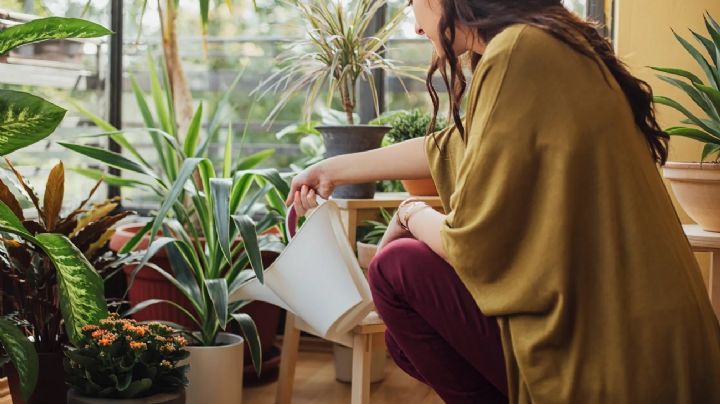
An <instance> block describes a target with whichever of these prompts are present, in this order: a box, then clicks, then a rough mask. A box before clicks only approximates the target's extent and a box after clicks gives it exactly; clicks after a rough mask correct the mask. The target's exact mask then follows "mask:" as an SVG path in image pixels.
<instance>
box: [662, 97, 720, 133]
mask: <svg viewBox="0 0 720 404" xmlns="http://www.w3.org/2000/svg"><path fill="white" fill-rule="evenodd" d="M653 99H654V101H655V102H656V103H658V104H662V105H666V106H668V107H671V108H675V109H676V110H678V111H680V112H682V113H683V114H684V115H685V116H686V117H688V118H689V119H690V121H691V122H692V123H693V124H695V125H697V126H699V127H700V128H702V129H703V130H705V131H706V132H708V133H711V134H713V135H714V136H718V137H720V130H716V129H714V128H712V127H710V126H708V125H707V124H706V123H705V122H704V121H703V120H701V119H700V118H698V117H697V116H695V115H694V114H693V113H692V112H690V111H689V110H688V109H687V108H685V107H684V106H682V105H681V104H680V103H679V102H677V101H675V100H673V99H671V98H668V97H660V96H656V97H653Z"/></svg>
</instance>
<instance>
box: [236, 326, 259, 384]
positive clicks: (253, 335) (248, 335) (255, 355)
mask: <svg viewBox="0 0 720 404" xmlns="http://www.w3.org/2000/svg"><path fill="white" fill-rule="evenodd" d="M230 315H231V316H232V317H233V318H234V319H235V321H237V322H238V324H239V325H240V330H242V333H243V336H244V337H245V341H247V343H248V348H249V349H250V357H251V359H252V363H253V367H254V368H255V371H256V372H257V375H258V376H260V372H261V371H262V346H260V335H259V334H258V331H257V327H256V326H255V322H254V321H253V320H252V318H250V316H249V315H248V314H246V313H231V314H230Z"/></svg>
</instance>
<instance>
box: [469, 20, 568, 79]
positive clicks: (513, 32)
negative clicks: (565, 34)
mask: <svg viewBox="0 0 720 404" xmlns="http://www.w3.org/2000/svg"><path fill="white" fill-rule="evenodd" d="M565 52H571V53H574V51H573V50H572V49H571V48H570V47H569V46H567V45H566V44H565V43H563V41H562V40H560V39H559V38H556V37H555V36H554V35H553V34H552V33H550V32H549V31H548V30H546V29H544V28H540V27H536V26H534V25H530V24H525V23H518V24H513V25H510V26H508V27H507V28H505V29H504V30H502V31H501V32H500V33H498V34H497V35H495V37H494V38H492V39H491V40H490V42H489V43H488V44H487V46H486V47H485V52H484V54H483V57H482V62H481V65H482V64H483V63H485V64H497V63H509V62H510V60H511V58H512V59H523V60H524V61H529V62H533V61H534V62H536V63H537V62H541V61H542V60H548V59H550V58H552V57H555V56H562V54H563V53H565ZM534 58H536V59H534ZM533 59H534V60H533ZM527 68H528V69H531V68H532V64H529V65H528V66H527Z"/></svg>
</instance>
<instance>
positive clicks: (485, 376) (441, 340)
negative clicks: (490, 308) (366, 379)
mask: <svg viewBox="0 0 720 404" xmlns="http://www.w3.org/2000/svg"><path fill="white" fill-rule="evenodd" d="M368 280H369V282H370V288H371V291H372V295H373V299H374V301H375V306H376V307H377V311H378V314H379V315H380V317H381V318H382V319H383V320H384V322H385V325H386V326H387V331H386V332H385V342H386V344H387V348H388V351H389V353H390V355H391V356H392V358H393V359H394V360H395V362H396V363H397V365H398V366H399V367H400V368H402V369H403V370H404V371H405V372H407V373H408V374H409V375H410V376H412V377H414V378H416V379H418V380H420V381H421V382H423V383H425V384H427V385H429V386H430V387H432V388H433V390H435V392H437V394H438V395H439V396H440V397H441V398H442V399H443V400H444V401H445V402H446V403H450V404H455V403H473V404H477V403H506V402H507V379H506V375H505V362H504V359H503V353H502V343H501V341H500V336H499V331H498V326H497V322H496V321H495V319H494V318H492V317H485V316H484V315H483V314H482V313H481V312H480V309H479V308H478V307H477V304H476V303H475V300H473V298H472V296H471V295H470V292H469V291H468V290H467V288H465V286H464V285H463V283H462V282H461V281H460V278H458V276H457V274H456V273H455V270H454V269H453V268H452V267H451V266H450V265H449V264H448V263H447V262H446V261H445V260H444V259H442V258H441V257H440V256H439V255H437V254H436V253H435V252H434V251H433V250H431V249H430V247H428V245H427V244H425V243H424V242H422V241H418V240H416V239H413V238H401V239H397V240H393V241H392V242H391V243H389V244H388V245H386V246H385V248H384V249H383V250H382V251H381V252H380V254H378V255H377V256H375V258H374V259H373V260H372V262H371V263H370V267H369V269H368Z"/></svg>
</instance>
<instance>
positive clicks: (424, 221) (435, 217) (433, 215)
mask: <svg viewBox="0 0 720 404" xmlns="http://www.w3.org/2000/svg"><path fill="white" fill-rule="evenodd" d="M445 217H446V215H444V214H442V213H440V212H438V211H437V210H435V209H433V208H424V209H420V210H418V211H416V212H414V213H413V214H411V215H410V217H409V218H408V221H407V227H408V229H410V233H412V235H413V237H415V238H416V239H418V240H420V241H422V242H424V243H425V244H427V245H428V247H430V249H431V250H433V251H434V252H435V254H437V255H439V256H440V257H442V259H444V260H445V261H447V256H446V255H445V249H444V248H443V245H442V240H441V239H440V230H441V229H442V223H443V221H444V220H445Z"/></svg>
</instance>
